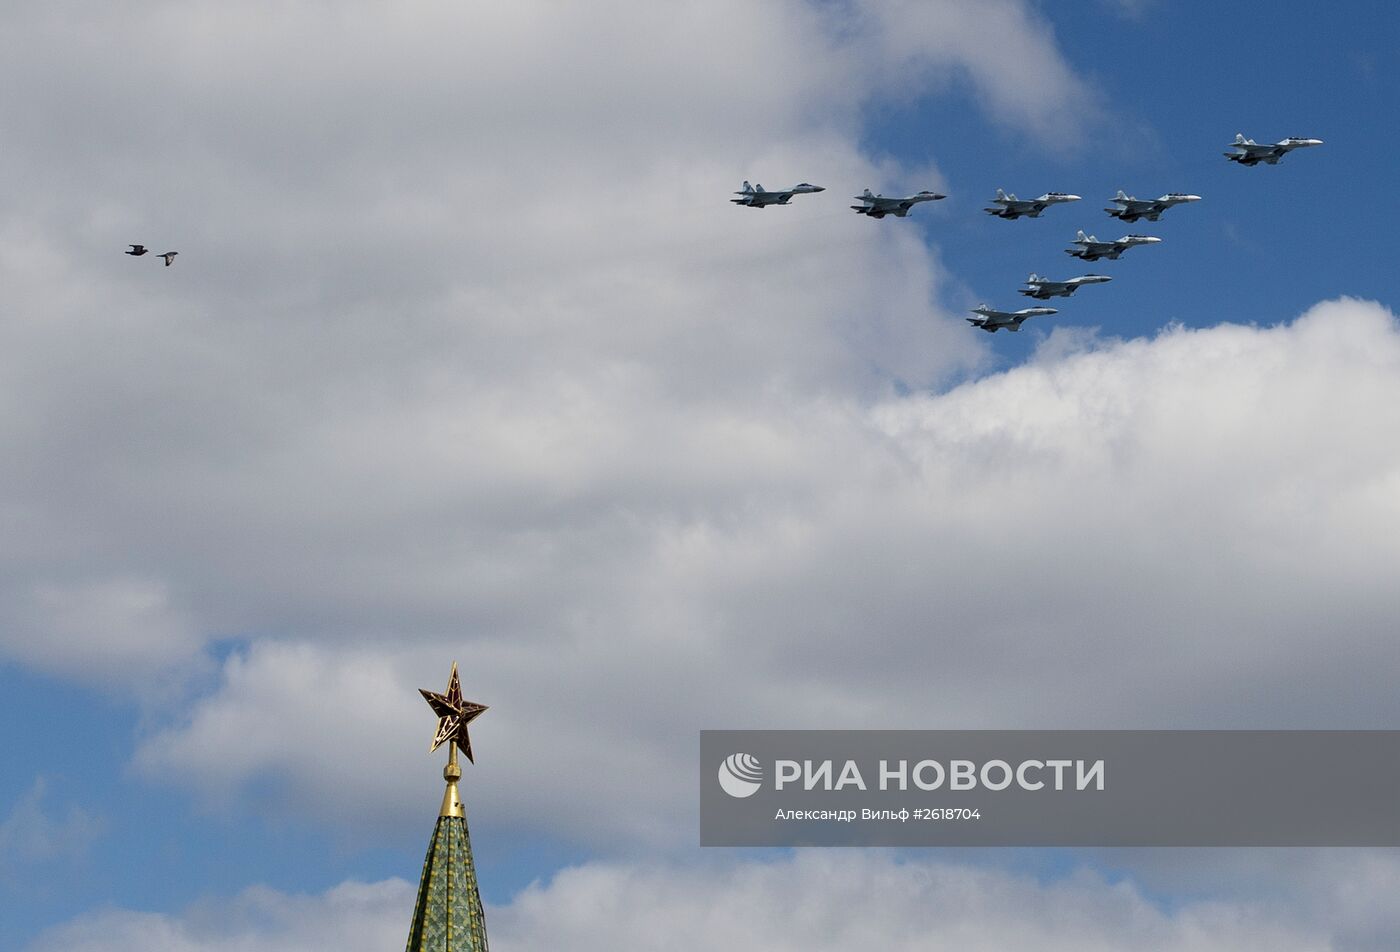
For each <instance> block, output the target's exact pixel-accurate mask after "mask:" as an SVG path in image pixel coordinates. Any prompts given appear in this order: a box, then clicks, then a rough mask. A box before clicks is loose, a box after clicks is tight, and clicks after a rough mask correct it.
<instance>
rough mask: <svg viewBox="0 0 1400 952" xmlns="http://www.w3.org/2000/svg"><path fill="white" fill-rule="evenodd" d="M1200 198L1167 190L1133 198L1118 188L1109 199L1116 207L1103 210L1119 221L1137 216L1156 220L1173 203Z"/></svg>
mask: <svg viewBox="0 0 1400 952" xmlns="http://www.w3.org/2000/svg"><path fill="white" fill-rule="evenodd" d="M1200 200H1201V196H1199V195H1183V194H1182V193H1181V192H1168V193H1167V194H1166V195H1163V196H1162V197H1161V198H1146V199H1143V198H1134V197H1133V196H1131V195H1125V194H1123V190H1122V189H1121V188H1120V189H1119V190H1118V194H1117V195H1115V196H1113V198H1111V199H1109V201H1111V202H1113V203H1114V204H1115V205H1117V206H1118V207H1117V208H1105V209H1104V211H1106V212H1108V213H1109V214H1110V215H1112V216H1113V217H1114V218H1117V219H1118V220H1119V221H1125V222H1129V223H1132V222H1135V221H1137V220H1138V219H1139V218H1146V219H1147V220H1148V221H1157V220H1158V219H1160V218H1161V217H1162V212H1164V211H1166V210H1167V209H1168V208H1171V207H1172V206H1173V205H1180V204H1182V203H1183V202H1199V201H1200Z"/></svg>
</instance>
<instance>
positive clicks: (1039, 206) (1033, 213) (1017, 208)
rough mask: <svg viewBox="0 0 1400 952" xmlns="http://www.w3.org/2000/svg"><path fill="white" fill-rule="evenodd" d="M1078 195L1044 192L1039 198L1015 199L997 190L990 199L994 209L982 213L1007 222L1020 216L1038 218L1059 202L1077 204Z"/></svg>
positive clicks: (1013, 196)
mask: <svg viewBox="0 0 1400 952" xmlns="http://www.w3.org/2000/svg"><path fill="white" fill-rule="evenodd" d="M1077 201H1079V196H1078V195H1070V194H1068V193H1066V192H1046V193H1045V194H1044V195H1042V196H1040V197H1039V198H1026V199H1021V198H1017V197H1016V196H1015V195H1008V194H1006V193H1005V192H1003V191H1002V190H1001V189H997V197H996V198H994V199H992V203H993V204H994V205H995V206H996V207H995V208H987V209H984V211H985V212H986V213H987V214H988V215H995V216H997V217H998V218H1005V219H1007V220H1008V221H1015V220H1016V219H1017V218H1020V217H1021V216H1022V215H1025V216H1026V217H1027V218H1039V217H1040V213H1041V212H1043V211H1045V209H1047V208H1049V207H1050V206H1051V205H1058V204H1059V203H1061V202H1077Z"/></svg>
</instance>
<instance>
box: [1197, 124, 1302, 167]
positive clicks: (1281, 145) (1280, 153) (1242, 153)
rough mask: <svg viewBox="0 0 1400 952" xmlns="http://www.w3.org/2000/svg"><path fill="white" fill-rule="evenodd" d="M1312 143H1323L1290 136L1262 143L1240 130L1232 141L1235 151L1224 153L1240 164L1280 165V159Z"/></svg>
mask: <svg viewBox="0 0 1400 952" xmlns="http://www.w3.org/2000/svg"><path fill="white" fill-rule="evenodd" d="M1310 145H1322V140H1321V139H1303V138H1299V137H1297V136H1290V137H1289V138H1287V139H1283V140H1282V141H1279V142H1273V143H1269V142H1266V143H1264V144H1263V145H1260V144H1259V143H1257V142H1255V141H1254V140H1253V139H1246V138H1245V137H1244V133H1243V132H1239V133H1236V134H1235V141H1234V142H1231V143H1230V148H1232V149H1234V150H1235V151H1234V152H1225V153H1222V154H1223V155H1224V156H1225V158H1227V159H1229V160H1230V161H1231V162H1238V163H1239V164H1240V165H1258V164H1259V163H1260V162H1266V163H1268V164H1269V165H1278V160H1279V159H1281V158H1283V157H1284V156H1285V155H1287V154H1288V153H1290V152H1292V151H1293V150H1294V149H1302V148H1305V147H1307V146H1310Z"/></svg>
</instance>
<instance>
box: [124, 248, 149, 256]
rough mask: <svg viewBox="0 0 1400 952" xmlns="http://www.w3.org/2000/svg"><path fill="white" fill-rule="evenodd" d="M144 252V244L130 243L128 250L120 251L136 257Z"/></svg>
mask: <svg viewBox="0 0 1400 952" xmlns="http://www.w3.org/2000/svg"><path fill="white" fill-rule="evenodd" d="M145 253H146V246H145V245H132V246H131V250H130V251H123V252H122V254H127V255H134V256H136V257H138V258H139V257H141V256H142V255H143V254H145Z"/></svg>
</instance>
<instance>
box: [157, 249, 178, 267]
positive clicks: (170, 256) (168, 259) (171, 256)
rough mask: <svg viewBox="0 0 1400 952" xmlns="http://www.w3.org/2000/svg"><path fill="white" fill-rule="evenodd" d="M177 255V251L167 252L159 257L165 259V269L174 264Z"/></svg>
mask: <svg viewBox="0 0 1400 952" xmlns="http://www.w3.org/2000/svg"><path fill="white" fill-rule="evenodd" d="M179 253H180V252H178V251H167V252H166V253H165V254H163V255H161V257H162V258H164V259H165V266H166V267H167V268H168V267H170V266H171V265H172V264H174V263H175V256H176V255H178V254H179Z"/></svg>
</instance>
